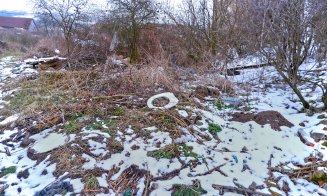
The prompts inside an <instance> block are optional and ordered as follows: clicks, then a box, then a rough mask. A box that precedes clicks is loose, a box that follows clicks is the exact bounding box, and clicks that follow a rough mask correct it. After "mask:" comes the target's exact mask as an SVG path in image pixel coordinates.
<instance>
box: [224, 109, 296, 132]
mask: <svg viewBox="0 0 327 196" xmlns="http://www.w3.org/2000/svg"><path fill="white" fill-rule="evenodd" d="M232 117H233V118H232V119H230V121H237V122H242V123H245V122H249V121H254V122H256V123H258V124H259V125H266V124H270V126H271V128H272V129H274V130H278V131H281V129H280V127H281V126H286V127H292V126H294V125H293V124H292V123H291V122H290V121H288V120H287V119H286V118H284V116H282V115H281V114H280V113H279V112H276V111H263V112H259V113H257V114H253V113H245V112H238V113H234V114H233V115H232Z"/></svg>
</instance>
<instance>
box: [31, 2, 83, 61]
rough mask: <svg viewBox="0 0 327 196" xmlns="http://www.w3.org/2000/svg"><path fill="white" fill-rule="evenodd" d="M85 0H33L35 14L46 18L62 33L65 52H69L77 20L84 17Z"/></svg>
mask: <svg viewBox="0 0 327 196" xmlns="http://www.w3.org/2000/svg"><path fill="white" fill-rule="evenodd" d="M86 7H87V0H34V10H35V14H36V16H40V17H42V18H47V19H48V20H50V21H51V23H52V24H55V25H56V26H57V27H58V28H59V29H60V30H61V31H62V33H63V35H64V38H65V42H66V49H67V54H68V55H70V53H71V44H72V35H73V31H74V29H75V27H76V25H77V23H78V22H80V21H81V20H82V19H83V18H84V17H85V13H83V11H84V9H85V8H86Z"/></svg>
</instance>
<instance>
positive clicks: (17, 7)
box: [0, 0, 182, 14]
mask: <svg viewBox="0 0 327 196" xmlns="http://www.w3.org/2000/svg"><path fill="white" fill-rule="evenodd" d="M159 1H162V2H170V4H171V5H173V6H174V7H176V5H178V4H179V3H180V2H181V1H182V0H159ZM93 2H94V3H95V4H101V3H104V2H106V0H93ZM0 10H6V11H25V12H27V13H30V14H32V12H33V5H32V4H31V2H30V1H29V0H0Z"/></svg>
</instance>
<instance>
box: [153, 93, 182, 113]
mask: <svg viewBox="0 0 327 196" xmlns="http://www.w3.org/2000/svg"><path fill="white" fill-rule="evenodd" d="M158 98H167V99H168V100H169V103H168V104H167V105H165V106H163V107H156V106H154V105H153V101H154V100H155V99H158ZM177 104H178V99H177V98H176V97H175V95H174V94H173V93H169V92H167V93H161V94H158V95H155V96H152V97H150V99H148V101H147V105H148V107H149V108H151V109H170V108H172V107H174V106H176V105H177Z"/></svg>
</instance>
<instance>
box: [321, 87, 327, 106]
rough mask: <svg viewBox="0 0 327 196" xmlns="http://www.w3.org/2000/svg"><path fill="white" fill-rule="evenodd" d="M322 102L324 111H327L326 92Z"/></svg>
mask: <svg viewBox="0 0 327 196" xmlns="http://www.w3.org/2000/svg"><path fill="white" fill-rule="evenodd" d="M322 102H323V104H324V109H325V110H326V109H327V91H326V92H325V93H324V94H323V95H322Z"/></svg>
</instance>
